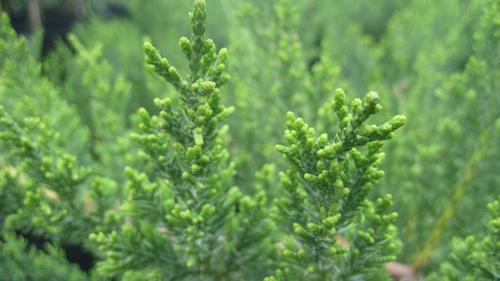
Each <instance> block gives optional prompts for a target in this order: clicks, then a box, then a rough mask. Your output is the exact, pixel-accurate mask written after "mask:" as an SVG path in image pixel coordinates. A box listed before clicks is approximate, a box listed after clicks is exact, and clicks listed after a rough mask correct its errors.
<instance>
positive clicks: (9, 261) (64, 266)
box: [0, 234, 90, 281]
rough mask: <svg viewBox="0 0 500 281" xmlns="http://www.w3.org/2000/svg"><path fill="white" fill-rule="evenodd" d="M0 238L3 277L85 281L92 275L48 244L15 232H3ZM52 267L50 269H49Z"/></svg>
mask: <svg viewBox="0 0 500 281" xmlns="http://www.w3.org/2000/svg"><path fill="white" fill-rule="evenodd" d="M2 236H3V238H4V239H5V240H4V241H0V264H1V265H2V266H1V267H0V280H2V281H3V280H5V281H7V280H8V281H25V280H40V281H42V280H46V281H49V280H53V281H86V280H90V278H89V277H88V276H87V275H85V274H84V273H82V272H81V271H80V270H79V268H78V266H77V265H74V264H73V265H71V264H70V263H69V262H68V261H67V260H66V257H65V256H64V253H62V252H61V250H60V249H58V248H56V247H53V246H47V247H46V249H44V250H43V251H41V250H37V249H35V248H34V247H33V246H28V243H27V242H26V241H24V240H22V239H19V238H16V237H15V235H11V234H5V235H2ZM48 269H50V270H48Z"/></svg>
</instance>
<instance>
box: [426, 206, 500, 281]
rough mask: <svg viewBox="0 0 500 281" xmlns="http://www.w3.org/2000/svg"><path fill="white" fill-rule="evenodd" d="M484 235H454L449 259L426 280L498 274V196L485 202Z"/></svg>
mask: <svg viewBox="0 0 500 281" xmlns="http://www.w3.org/2000/svg"><path fill="white" fill-rule="evenodd" d="M488 210H489V215H490V220H489V222H488V231H487V233H486V234H485V235H484V236H476V235H471V236H468V237H466V238H465V239H458V238H457V239H454V240H453V242H452V247H451V253H450V254H449V257H450V258H449V260H448V261H447V262H445V263H443V264H442V265H441V269H440V271H439V272H437V273H436V274H433V275H432V276H430V278H429V280H477V281H482V280H498V278H499V276H500V254H499V253H500V198H498V199H497V200H496V201H493V202H492V203H490V204H488Z"/></svg>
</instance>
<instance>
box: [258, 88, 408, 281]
mask: <svg viewBox="0 0 500 281" xmlns="http://www.w3.org/2000/svg"><path fill="white" fill-rule="evenodd" d="M332 109H333V110H334V112H335V113H336V115H337V118H338V120H339V122H338V130H337V133H336V134H335V136H334V137H333V138H331V139H330V138H329V137H328V135H327V134H321V135H318V134H317V133H316V132H315V130H314V129H313V128H310V127H309V126H308V125H307V124H306V123H305V122H304V121H303V120H302V119H301V118H297V117H295V116H294V114H293V113H289V114H288V121H287V130H286V131H285V136H286V139H287V141H288V143H289V145H288V146H282V145H279V146H277V149H278V150H279V151H280V152H281V153H282V154H283V155H284V156H285V158H286V159H287V160H288V162H289V163H290V166H291V167H290V168H289V169H288V170H287V171H286V172H283V173H282V174H281V176H280V177H281V179H280V181H281V185H282V187H283V190H284V192H285V195H286V196H282V197H280V198H278V199H277V200H276V203H275V209H276V212H275V216H276V220H277V221H278V223H279V224H281V225H282V226H283V227H284V229H285V231H286V232H287V233H289V240H287V241H286V242H284V250H283V262H282V268H280V269H278V271H277V272H276V274H275V277H271V278H268V279H267V280H304V279H307V280H349V279H350V278H352V277H354V276H357V275H361V274H364V273H367V272H369V271H370V270H373V269H379V268H380V265H382V264H384V263H385V262H387V261H389V260H392V259H394V254H395V252H394V251H395V250H396V248H397V243H396V231H395V227H394V225H393V224H394V222H395V220H396V217H397V215H396V213H393V212H391V211H390V206H391V203H392V200H391V197H390V196H389V195H387V196H385V197H383V198H379V199H377V200H376V201H375V202H372V201H370V200H368V199H367V194H368V192H369V190H370V188H371V186H372V185H373V184H374V183H376V182H377V181H378V180H379V179H380V177H382V175H383V172H382V171H381V170H380V168H379V165H380V162H381V161H382V159H383V157H384V154H383V153H382V152H381V148H382V144H383V141H384V140H387V139H390V138H391V137H392V136H393V131H395V130H396V129H398V128H399V127H401V126H402V125H403V124H404V123H405V120H406V119H405V117H404V116H400V115H398V116H395V117H394V118H392V119H391V120H390V121H388V122H386V123H384V124H382V125H380V126H376V125H367V124H366V121H367V119H368V118H369V117H370V116H371V115H373V114H375V113H376V112H377V111H379V110H380V109H381V106H380V105H379V102H378V95H377V94H376V93H374V92H370V93H369V94H368V95H367V96H366V97H365V98H364V99H363V100H361V99H354V100H353V101H352V104H351V106H350V107H349V106H348V103H347V100H346V97H345V93H344V92H343V91H342V90H340V89H339V90H337V91H336V93H335V102H334V103H333V104H332ZM346 240H347V241H348V242H346V243H343V242H342V241H346ZM346 244H348V245H346Z"/></svg>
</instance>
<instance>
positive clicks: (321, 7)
mask: <svg viewBox="0 0 500 281" xmlns="http://www.w3.org/2000/svg"><path fill="white" fill-rule="evenodd" d="M207 2H208V13H209V14H210V16H209V17H208V28H207V32H208V34H209V36H210V37H211V38H214V39H215V41H216V42H218V45H219V46H227V47H228V48H229V50H230V70H229V73H231V76H232V80H231V82H230V84H229V86H228V87H227V88H226V89H225V91H226V92H227V93H226V94H225V95H224V98H225V99H226V101H225V103H226V104H231V105H233V106H235V108H236V111H235V113H234V114H233V115H232V116H231V117H230V123H231V127H230V130H231V134H230V135H231V141H230V144H231V150H232V152H233V153H232V155H233V156H234V157H235V159H234V160H235V161H236V163H237V165H238V167H239V168H238V169H237V170H238V171H239V172H238V174H237V179H238V181H239V182H238V184H239V185H240V186H242V187H244V189H245V190H246V191H247V192H248V193H252V191H253V189H254V185H255V182H256V180H255V178H256V177H254V174H255V173H256V172H257V171H259V170H261V169H263V170H261V172H260V173H270V174H271V176H273V174H274V173H275V170H276V169H275V168H274V166H271V165H266V164H267V163H277V164H276V165H280V163H281V162H280V161H282V160H280V159H281V157H279V156H278V155H277V153H276V152H275V151H274V144H276V143H279V142H280V141H281V139H282V131H283V128H284V124H285V116H286V115H285V113H286V112H287V111H288V110H292V111H294V112H298V113H300V114H301V115H302V116H304V117H305V120H306V121H307V122H308V123H310V124H314V125H315V126H316V127H317V128H320V129H322V130H324V131H326V132H329V133H331V130H333V129H332V128H334V127H335V126H334V123H335V122H336V121H335V118H334V117H333V116H331V112H329V111H328V110H326V107H327V106H328V105H329V104H330V102H331V99H332V96H333V94H332V93H333V90H334V89H335V88H337V87H342V88H344V89H346V92H347V94H348V95H350V96H362V95H364V94H365V93H366V92H368V91H370V90H375V91H378V92H379V93H380V94H381V98H382V100H383V101H382V104H384V105H385V109H384V111H383V114H381V115H382V117H381V118H385V117H387V116H392V115H394V114H396V113H401V114H405V115H406V116H407V117H408V120H409V122H408V124H407V125H406V126H405V127H404V128H403V132H400V133H399V134H398V137H397V138H395V140H394V141H392V142H391V143H390V145H389V146H388V147H387V148H386V149H385V151H386V153H387V155H388V157H387V158H386V160H385V163H384V170H385V173H386V175H385V177H384V179H383V181H382V183H381V184H380V185H379V186H378V187H377V188H375V189H374V190H375V193H376V194H378V195H380V194H385V193H391V194H393V196H394V202H395V209H396V211H397V212H398V213H399V219H398V223H399V229H400V238H401V240H402V242H403V249H402V251H401V253H400V256H399V257H398V260H399V261H401V262H404V263H408V264H412V265H413V266H415V268H416V269H417V270H418V271H420V272H424V273H425V272H428V271H432V270H434V269H436V268H437V265H438V264H439V263H440V261H441V260H443V259H445V258H446V256H447V251H448V249H449V244H448V242H449V241H450V240H451V238H452V237H453V236H466V235H468V234H473V233H475V232H478V231H480V230H481V229H483V227H482V226H483V225H484V224H485V222H486V217H485V215H484V214H486V203H487V202H490V201H492V200H493V199H494V198H495V197H496V196H497V195H498V194H499V189H498V187H499V186H500V173H499V172H498V171H500V147H499V146H498V143H500V23H499V22H500V21H499V18H498V14H496V15H495V13H493V12H491V11H492V10H494V7H498V5H499V4H498V1H494V0H407V1H403V0H363V1H347V0H335V1H332V0H314V1H304V0H288V1H285V0H254V1H245V0H208V1H207ZM0 3H1V5H2V9H3V10H5V11H6V12H7V13H8V14H9V16H10V19H11V22H12V25H13V27H14V28H15V29H16V31H17V32H18V33H19V34H24V35H26V36H27V37H28V38H29V40H28V41H19V42H17V43H12V44H15V46H8V47H6V46H5V45H1V46H0V53H1V56H0V68H1V71H0V74H1V76H0V101H1V104H3V105H4V106H6V107H13V108H12V109H11V110H10V111H11V112H13V113H14V115H18V116H22V115H23V114H25V113H26V112H30V113H31V114H35V115H39V116H41V117H42V118H46V119H47V120H48V121H49V124H51V126H53V127H54V128H60V129H61V136H60V137H59V138H58V140H59V142H60V143H59V144H57V145H58V146H59V147H60V148H62V149H63V150H67V151H71V152H72V153H73V154H77V155H78V156H79V159H81V160H82V161H83V163H98V165H100V167H102V169H104V170H102V173H103V174H106V175H113V179H114V180H116V181H117V182H118V183H119V185H121V184H122V183H123V180H124V179H123V177H124V176H123V165H124V164H123V163H128V165H130V166H134V165H141V163H142V162H141V160H140V159H137V158H134V157H133V156H132V155H133V153H132V151H134V150H135V147H134V144H132V143H130V141H129V140H128V134H129V130H131V129H132V128H134V124H135V121H134V117H132V118H129V116H134V113H135V112H136V111H137V109H138V108H139V107H140V106H143V107H146V108H148V110H152V111H154V108H153V106H152V100H153V98H154V97H166V96H169V95H171V94H172V93H173V90H172V89H171V88H169V86H167V85H166V84H164V83H162V82H161V81H160V79H159V78H157V77H155V76H153V75H148V73H147V71H146V68H145V64H144V60H143V51H142V42H143V41H144V40H146V39H147V40H151V41H152V42H153V43H154V44H155V46H157V47H159V49H161V50H162V52H163V53H164V54H167V55H168V57H169V58H170V60H171V63H172V64H173V65H183V64H182V63H181V60H182V55H181V53H180V51H179V48H178V47H177V43H176V42H177V38H179V37H180V36H183V35H187V34H189V25H187V24H185V18H186V14H187V12H188V11H189V9H190V7H191V4H192V1H178V0H147V1H144V0H121V1H120V0H114V1H104V0H88V1H84V0H40V1H31V0H17V1H16V0H1V1H0ZM495 5H496V6H495ZM5 30H6V29H5V26H2V29H1V30H0V35H1V36H2V38H3V39H5V38H6V37H8V36H13V35H12V34H10V35H9V34H6V33H5V32H6V31H5ZM69 34H72V35H69ZM2 42H13V41H8V40H5V41H2ZM179 70H180V71H181V72H185V71H186V69H182V67H181V68H180V69H179ZM40 73H41V74H40ZM20 74H21V75H20ZM13 75H15V76H17V77H13ZM21 76H22V77H23V78H22V79H21V78H20V77H21ZM6 81H9V83H10V84H9V83H7V82H6ZM7 90H8V91H7ZM7 93H8V94H7ZM19 99H22V100H23V102H22V103H20V102H19ZM19 104H22V107H20V108H16V106H17V107H19ZM75 108H76V110H75ZM102 116H106V118H104V120H103V119H101V118H100V117H102ZM97 117H99V118H97ZM329 130H330V131H329ZM117 144H118V145H117ZM2 153H4V154H5V153H6V152H2ZM7 154H8V153H7ZM117 157H118V158H120V159H121V160H120V161H118V160H116V159H117ZM1 165H2V163H1V162H0V167H1ZM263 167H264V168H263ZM263 171H264V172H263ZM4 174H5V177H2V179H0V186H3V188H2V189H0V198H1V199H2V201H0V202H9V204H3V203H2V204H0V217H2V218H5V217H6V216H7V214H9V213H12V212H15V202H16V200H17V199H16V193H15V191H8V190H7V189H8V188H11V189H12V186H14V184H12V182H16V185H30V184H31V183H29V182H23V180H22V179H21V180H20V179H18V176H17V175H15V173H14V172H9V171H6V172H4ZM274 176H276V175H274ZM257 179H258V177H257ZM9 190H10V189H9ZM268 193H269V194H270V196H271V197H273V196H279V190H273V189H269V190H268ZM2 220H3V219H2ZM0 227H1V226H0ZM8 239H14V238H12V237H9V238H8ZM16 243H17V244H16V245H23V243H25V242H23V241H21V240H20V241H18V242H16ZM0 247H2V246H0ZM30 255H33V254H32V253H31V252H30ZM33 259H34V260H35V259H38V257H33ZM58 259H60V253H58V254H57V258H55V260H54V262H56V261H57V260H58ZM46 262H52V261H46ZM0 272H1V271H0ZM0 275H1V274H0ZM75 276H76V275H75ZM0 279H1V278H0ZM20 280H21V279H20ZM75 280H83V279H78V278H77V277H75Z"/></svg>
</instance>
